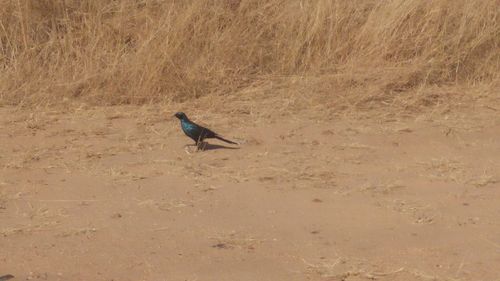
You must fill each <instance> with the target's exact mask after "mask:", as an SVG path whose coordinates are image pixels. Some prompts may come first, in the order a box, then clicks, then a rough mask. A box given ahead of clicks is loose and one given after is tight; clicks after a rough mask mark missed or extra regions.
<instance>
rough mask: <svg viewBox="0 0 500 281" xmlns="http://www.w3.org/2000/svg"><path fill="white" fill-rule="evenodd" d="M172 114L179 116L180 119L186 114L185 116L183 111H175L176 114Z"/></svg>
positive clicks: (184, 117)
mask: <svg viewBox="0 0 500 281" xmlns="http://www.w3.org/2000/svg"><path fill="white" fill-rule="evenodd" d="M174 116H175V117H177V118H179V119H180V120H183V119H186V118H187V116H186V114H184V112H177V113H176V114H174Z"/></svg>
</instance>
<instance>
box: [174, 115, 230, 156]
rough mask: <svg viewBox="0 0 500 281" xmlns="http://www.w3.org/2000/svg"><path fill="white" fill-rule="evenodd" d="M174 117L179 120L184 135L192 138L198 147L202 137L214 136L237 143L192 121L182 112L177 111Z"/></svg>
mask: <svg viewBox="0 0 500 281" xmlns="http://www.w3.org/2000/svg"><path fill="white" fill-rule="evenodd" d="M175 117H177V118H179V119H180V120H181V128H182V131H183V132H184V134H186V136H188V137H190V138H191V139H192V140H194V142H195V144H196V145H197V146H198V147H199V145H200V144H201V143H203V140H204V139H210V138H216V139H219V140H221V141H224V142H227V143H231V144H237V143H235V142H233V141H230V140H227V139H225V138H223V137H221V136H219V135H218V134H216V133H214V132H213V131H212V130H210V129H207V128H205V127H202V126H200V125H198V124H196V123H194V122H193V121H191V120H189V118H188V117H187V116H186V114H184V113H183V112H177V113H176V114H175Z"/></svg>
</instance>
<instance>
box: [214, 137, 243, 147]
mask: <svg viewBox="0 0 500 281" xmlns="http://www.w3.org/2000/svg"><path fill="white" fill-rule="evenodd" d="M214 138H216V139H219V140H221V141H224V142H227V143H231V144H236V145H238V144H237V143H235V142H234V141H230V140H226V139H225V138H223V137H221V136H219V135H215V136H214Z"/></svg>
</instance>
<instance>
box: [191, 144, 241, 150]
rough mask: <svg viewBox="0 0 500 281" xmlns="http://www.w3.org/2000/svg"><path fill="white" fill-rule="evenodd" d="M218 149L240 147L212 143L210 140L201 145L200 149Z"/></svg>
mask: <svg viewBox="0 0 500 281" xmlns="http://www.w3.org/2000/svg"><path fill="white" fill-rule="evenodd" d="M217 149H240V148H239V147H232V146H224V145H219V144H210V143H208V142H206V143H204V144H202V145H201V146H200V151H210V150H217Z"/></svg>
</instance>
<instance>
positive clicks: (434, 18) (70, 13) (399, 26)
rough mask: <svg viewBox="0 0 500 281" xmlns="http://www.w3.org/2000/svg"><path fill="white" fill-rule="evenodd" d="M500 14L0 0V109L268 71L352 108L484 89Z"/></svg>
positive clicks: (400, 7)
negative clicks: (406, 96) (442, 89)
mask: <svg viewBox="0 0 500 281" xmlns="http://www.w3.org/2000/svg"><path fill="white" fill-rule="evenodd" d="M499 15H500V8H499V6H498V1H497V0H472V1H468V0H458V1H456V0H439V1H417V0H413V1H404V0H391V1H375V0H355V1H340V0H330V1H327V0H314V1H299V0H297V1H284V0H271V1H262V0H231V1H193V0H189V1H175V0H169V1H158V0H122V1H98V0H83V1H77V0H66V1H56V0H17V1H13V0H1V1H0V69H1V71H0V105H2V104H3V105H6V104H13V105H28V106H32V105H40V104H53V103H58V102H61V101H63V100H67V101H73V100H83V101H85V102H90V103H93V104H123V103H133V104H142V103H149V102H158V101H178V100H189V99H192V98H196V97H200V96H210V95H214V96H215V95H217V96H220V95H221V94H229V93H236V94H240V95H244V94H247V93H248V92H247V91H245V89H255V88H257V90H258V89H259V87H260V86H261V85H264V86H265V85H269V84H268V83H267V82H266V81H276V82H277V83H276V84H271V85H276V86H271V91H270V92H269V94H274V93H275V92H285V94H288V93H289V92H290V93H297V94H305V95H309V96H310V97H311V98H312V97H317V99H318V100H319V101H325V100H334V101H335V100H338V99H340V98H339V95H338V93H345V94H349V95H351V96H353V97H352V99H351V100H350V101H349V102H348V104H353V103H354V104H357V103H359V102H363V103H366V102H368V103H373V102H376V103H382V104H387V105H390V104H391V101H392V100H393V98H394V97H395V96H400V95H401V93H402V92H408V93H411V94H412V95H410V97H411V96H418V95H419V94H422V93H426V90H425V89H430V90H429V91H430V92H433V93H434V95H436V93H437V95H439V94H441V92H440V91H437V90H436V87H441V86H443V85H447V87H449V85H450V84H451V85H452V86H453V85H459V86H460V87H463V86H464V85H467V86H469V88H471V89H476V88H480V89H481V92H482V94H485V93H486V94H490V95H494V93H495V92H494V91H493V89H494V88H495V87H498V86H499V73H500V52H499V48H500V27H499V25H498V18H499ZM297 81H298V82H297ZM457 89H459V88H457ZM450 92H451V93H452V94H450ZM455 92H459V93H460V92H461V91H453V90H451V91H445V93H444V94H446V95H445V98H446V99H451V98H453V94H454V93H455ZM430 99H431V100H429V98H427V99H418V100H419V103H416V102H415V101H411V102H410V101H408V102H405V103H406V106H416V107H418V106H422V105H423V106H425V105H428V104H429V103H432V102H433V100H435V99H436V97H435V96H431V97H430Z"/></svg>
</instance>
